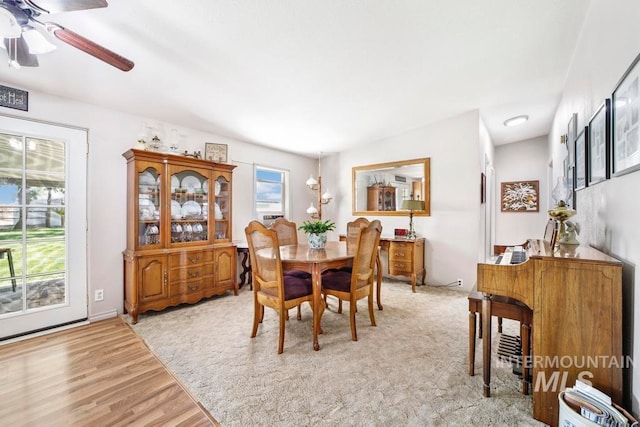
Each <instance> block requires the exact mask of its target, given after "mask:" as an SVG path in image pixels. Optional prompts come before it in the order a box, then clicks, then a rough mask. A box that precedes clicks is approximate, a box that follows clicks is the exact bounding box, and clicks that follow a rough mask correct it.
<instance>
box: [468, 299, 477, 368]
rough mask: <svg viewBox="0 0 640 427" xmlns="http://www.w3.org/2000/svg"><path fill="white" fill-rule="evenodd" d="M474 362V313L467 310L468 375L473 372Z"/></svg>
mask: <svg viewBox="0 0 640 427" xmlns="http://www.w3.org/2000/svg"><path fill="white" fill-rule="evenodd" d="M475 364H476V313H474V312H473V311H470V312H469V375H470V376H473V375H474V374H475Z"/></svg>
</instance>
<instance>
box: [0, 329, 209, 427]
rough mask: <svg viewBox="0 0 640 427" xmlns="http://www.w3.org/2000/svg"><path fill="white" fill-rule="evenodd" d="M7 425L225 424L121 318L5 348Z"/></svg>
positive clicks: (0, 398) (0, 369)
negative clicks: (192, 394) (185, 386)
mask: <svg viewBox="0 0 640 427" xmlns="http://www.w3.org/2000/svg"><path fill="white" fill-rule="evenodd" d="M0 425H6V426H35V425H37V426H41V425H42V426H44V425H46V426H54V425H56V426H57V425H61V426H88V425H92V426H105V425H108V426H120V425H171V426H219V424H218V423H217V422H216V421H215V420H214V419H213V417H211V415H210V414H209V413H208V412H207V411H206V410H205V409H204V408H202V406H201V405H200V404H199V403H198V402H197V401H196V400H195V399H194V398H193V397H192V396H191V395H190V394H189V392H188V391H187V390H186V389H185V388H184V386H182V385H181V384H180V383H179V381H178V380H177V379H176V378H175V377H174V376H173V375H172V374H171V373H170V372H169V371H168V370H167V369H166V368H165V366H164V365H163V364H162V362H160V361H159V360H158V359H157V358H156V357H155V355H153V353H151V351H150V350H149V349H148V348H147V346H146V345H145V344H144V342H143V341H142V340H141V339H140V338H138V337H137V336H136V335H135V334H134V333H133V331H131V329H130V328H129V326H128V325H126V324H125V323H124V322H123V321H122V320H121V319H120V318H114V319H109V320H104V321H101V322H97V323H93V324H91V325H87V326H81V327H78V328H74V329H69V330H66V331H62V332H57V333H54V334H51V335H46V336H42V337H37V338H33V339H29V340H25V341H22V342H17V343H13V344H8V345H4V346H0Z"/></svg>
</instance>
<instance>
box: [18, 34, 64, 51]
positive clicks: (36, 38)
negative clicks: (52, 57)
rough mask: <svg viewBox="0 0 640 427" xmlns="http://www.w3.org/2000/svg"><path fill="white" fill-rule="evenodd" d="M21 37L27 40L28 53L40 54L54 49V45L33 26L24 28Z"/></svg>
mask: <svg viewBox="0 0 640 427" xmlns="http://www.w3.org/2000/svg"><path fill="white" fill-rule="evenodd" d="M22 37H23V38H24V40H25V42H27V47H28V48H29V53H30V54H32V55H40V54H43V53H49V52H51V51H53V50H56V46H55V45H54V44H52V43H50V42H49V40H47V39H46V38H45V37H44V36H43V35H42V34H41V33H40V32H39V31H37V30H36V29H35V28H33V27H29V28H28V29H25V31H24V32H23V33H22Z"/></svg>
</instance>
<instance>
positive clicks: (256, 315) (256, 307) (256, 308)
mask: <svg viewBox="0 0 640 427" xmlns="http://www.w3.org/2000/svg"><path fill="white" fill-rule="evenodd" d="M262 310H264V308H263V307H262V304H260V303H259V302H258V301H257V300H254V302H253V329H252V330H251V338H255V337H256V334H257V333H258V325H259V324H260V323H261V322H262V316H263V314H264V311H262Z"/></svg>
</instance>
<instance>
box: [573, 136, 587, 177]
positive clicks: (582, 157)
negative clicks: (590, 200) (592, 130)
mask: <svg viewBox="0 0 640 427" xmlns="http://www.w3.org/2000/svg"><path fill="white" fill-rule="evenodd" d="M588 132H589V131H588V128H587V127H585V128H584V130H582V132H580V133H579V134H578V137H577V138H576V143H575V148H576V172H575V173H576V180H575V189H576V190H581V189H583V188H585V187H586V186H587V144H588V141H587V140H588V139H589V136H588V135H589V133H588Z"/></svg>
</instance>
